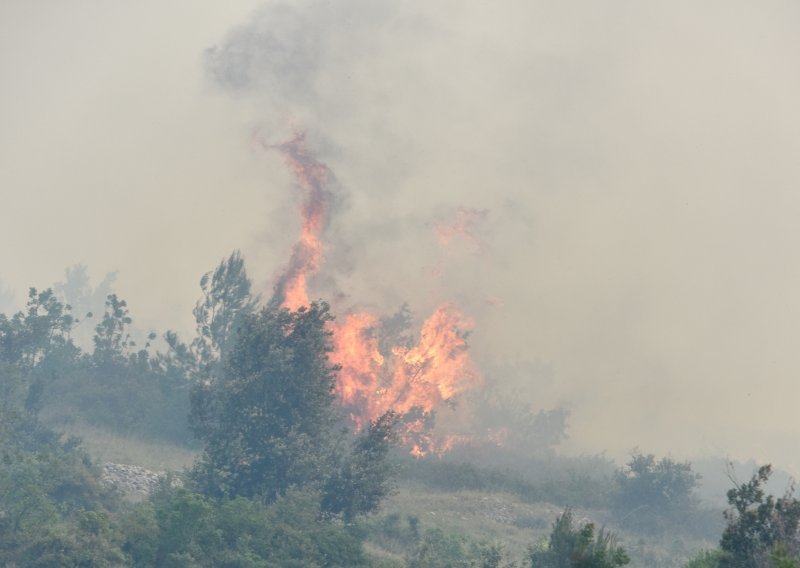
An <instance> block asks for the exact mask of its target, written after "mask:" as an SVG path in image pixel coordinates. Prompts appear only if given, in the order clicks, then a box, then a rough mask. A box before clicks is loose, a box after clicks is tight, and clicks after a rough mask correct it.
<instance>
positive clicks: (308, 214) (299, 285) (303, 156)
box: [261, 132, 333, 310]
mask: <svg viewBox="0 0 800 568" xmlns="http://www.w3.org/2000/svg"><path fill="white" fill-rule="evenodd" d="M261 144H262V146H264V147H265V148H275V149H277V150H278V151H280V152H281V153H282V154H283V156H284V159H285V162H286V165H287V167H288V168H289V169H290V170H291V172H292V173H293V174H294V177H295V180H296V181H297V186H298V188H299V189H300V190H301V192H302V194H303V203H302V206H301V211H300V212H301V219H302V227H301V230H300V239H299V240H298V242H297V243H296V244H295V246H294V248H293V249H292V256H291V259H290V260H289V264H288V265H287V267H286V269H285V270H284V272H283V274H281V275H280V277H279V278H278V281H277V283H276V285H275V297H274V299H275V300H276V301H277V302H278V303H279V304H280V305H281V306H283V307H285V308H288V309H290V310H297V309H298V308H300V307H301V306H307V305H308V304H309V299H308V282H307V280H308V277H309V276H310V275H312V274H314V273H316V272H317V271H319V269H320V264H321V261H322V252H323V246H322V239H321V234H322V231H323V230H324V229H325V227H326V225H327V222H328V211H329V208H330V197H331V193H330V191H329V190H328V185H329V184H331V183H332V182H333V174H332V173H331V171H330V170H329V169H328V167H327V166H326V165H325V164H323V163H321V162H319V161H318V160H317V159H316V158H314V156H313V155H312V154H311V153H310V152H309V151H308V148H307V147H306V141H305V132H298V133H297V134H295V136H294V138H292V139H291V140H289V141H287V142H284V143H282V144H278V145H277V146H270V145H267V144H265V143H264V142H261Z"/></svg>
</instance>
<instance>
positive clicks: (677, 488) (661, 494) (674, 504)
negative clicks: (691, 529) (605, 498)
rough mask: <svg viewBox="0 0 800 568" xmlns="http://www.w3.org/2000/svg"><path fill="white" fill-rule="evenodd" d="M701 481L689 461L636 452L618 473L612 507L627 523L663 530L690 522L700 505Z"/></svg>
mask: <svg viewBox="0 0 800 568" xmlns="http://www.w3.org/2000/svg"><path fill="white" fill-rule="evenodd" d="M699 480H700V475H699V474H697V473H695V472H694V471H692V465H691V464H690V463H689V462H678V461H675V460H673V459H671V458H668V457H665V458H661V459H656V457H655V456H654V455H653V454H646V455H645V454H642V453H640V452H638V451H636V452H634V453H633V455H632V456H631V459H630V461H629V462H628V463H627V464H626V465H625V467H623V468H621V469H619V470H617V472H616V475H615V481H616V493H615V494H614V496H613V500H612V506H613V508H614V510H615V513H616V515H617V518H618V519H619V522H620V523H621V524H622V525H623V526H626V527H628V528H630V529H633V530H638V531H644V532H650V533H659V532H661V531H663V530H664V529H665V528H666V526H668V525H674V524H676V523H685V522H686V518H687V516H689V515H690V514H691V512H692V511H693V510H694V509H695V508H696V503H697V499H696V497H695V495H694V490H695V487H696V486H697V483H698V481H699Z"/></svg>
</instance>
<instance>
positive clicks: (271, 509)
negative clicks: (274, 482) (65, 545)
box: [121, 486, 364, 568]
mask: <svg viewBox="0 0 800 568" xmlns="http://www.w3.org/2000/svg"><path fill="white" fill-rule="evenodd" d="M318 503H319V496H318V495H315V494H312V493H302V492H289V493H288V494H287V495H286V496H284V497H283V498H281V499H279V500H278V501H277V502H275V503H274V504H272V505H270V506H265V505H264V504H262V503H258V502H254V501H251V500H249V499H245V498H242V497H238V498H236V499H232V500H228V499H222V500H213V499H208V498H207V497H204V496H202V495H198V494H195V493H192V492H190V491H188V490H186V489H169V488H168V487H166V486H165V487H164V488H163V489H162V490H161V491H160V492H158V493H157V494H156V495H154V496H153V498H152V499H151V501H150V502H147V503H144V504H141V505H139V506H138V507H136V508H135V509H134V510H133V511H132V512H130V513H129V514H128V515H127V516H126V517H125V518H124V520H123V521H122V523H121V526H122V528H123V531H124V535H125V537H124V544H123V547H122V548H123V550H124V552H125V553H126V555H127V556H128V558H129V559H130V563H131V564H132V565H133V566H208V567H217V566H231V567H233V566H264V567H273V566H274V567H279V566H280V567H284V566H285V567H288V568H291V567H297V568H300V567H306V566H330V567H349V566H353V567H356V566H362V565H363V564H364V557H363V552H362V549H361V543H360V541H359V540H358V538H356V537H355V536H354V535H352V534H351V533H349V532H348V531H347V530H346V529H345V528H344V527H342V526H340V525H335V524H331V523H326V522H322V521H320V520H319V517H320V511H319V505H318Z"/></svg>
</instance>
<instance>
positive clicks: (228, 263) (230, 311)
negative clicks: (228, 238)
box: [192, 250, 257, 372]
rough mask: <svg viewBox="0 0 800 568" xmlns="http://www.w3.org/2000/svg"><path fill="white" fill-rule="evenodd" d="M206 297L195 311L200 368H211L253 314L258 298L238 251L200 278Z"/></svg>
mask: <svg viewBox="0 0 800 568" xmlns="http://www.w3.org/2000/svg"><path fill="white" fill-rule="evenodd" d="M200 288H201V289H202V291H203V297H202V298H201V299H200V300H198V302H197V305H195V308H194V312H193V313H194V317H195V321H196V322H197V337H196V338H195V340H194V341H193V342H192V350H193V351H194V353H195V355H196V356H197V359H198V361H199V363H200V366H201V367H202V368H204V369H205V370H206V372H208V371H209V367H211V366H212V365H213V364H215V363H216V362H218V361H219V360H220V358H221V357H222V354H223V353H225V352H226V350H227V348H228V344H229V341H230V340H231V339H233V337H234V332H235V330H236V328H237V327H238V325H239V322H240V321H241V319H242V318H243V317H244V316H245V315H247V314H249V313H251V312H252V311H253V309H254V307H255V305H256V302H257V298H253V297H252V296H251V293H250V288H251V284H250V279H249V278H248V277H247V271H246V270H245V266H244V259H243V258H242V256H241V253H240V252H239V251H238V250H237V251H234V252H233V253H232V254H231V256H229V257H228V258H227V259H226V260H223V261H222V262H220V263H219V266H217V268H216V269H215V270H214V271H213V272H206V273H205V274H204V275H203V277H202V278H201V279H200Z"/></svg>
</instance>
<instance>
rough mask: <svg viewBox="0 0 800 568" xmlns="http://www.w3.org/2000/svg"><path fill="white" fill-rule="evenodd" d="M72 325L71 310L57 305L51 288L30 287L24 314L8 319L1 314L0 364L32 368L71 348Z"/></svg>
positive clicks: (20, 313)
mask: <svg viewBox="0 0 800 568" xmlns="http://www.w3.org/2000/svg"><path fill="white" fill-rule="evenodd" d="M73 323H74V320H73V318H72V315H71V314H70V307H69V306H66V305H64V304H62V303H61V302H59V301H58V299H57V298H56V297H55V295H54V294H53V291H52V290H51V289H47V290H44V291H42V292H39V291H38V290H37V289H36V288H31V289H30V290H29V292H28V303H27V306H26V308H25V311H21V312H18V313H16V314H14V316H13V317H11V318H9V317H7V316H6V315H5V314H0V361H3V362H6V363H11V364H14V365H17V366H19V367H20V368H21V369H24V370H26V371H29V370H31V369H33V367H35V366H36V365H37V364H39V363H41V362H42V360H43V359H44V358H45V357H47V356H48V355H49V354H51V353H53V352H54V351H57V350H58V349H64V348H69V347H71V341H70V339H69V332H70V329H71V327H72V324H73Z"/></svg>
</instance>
